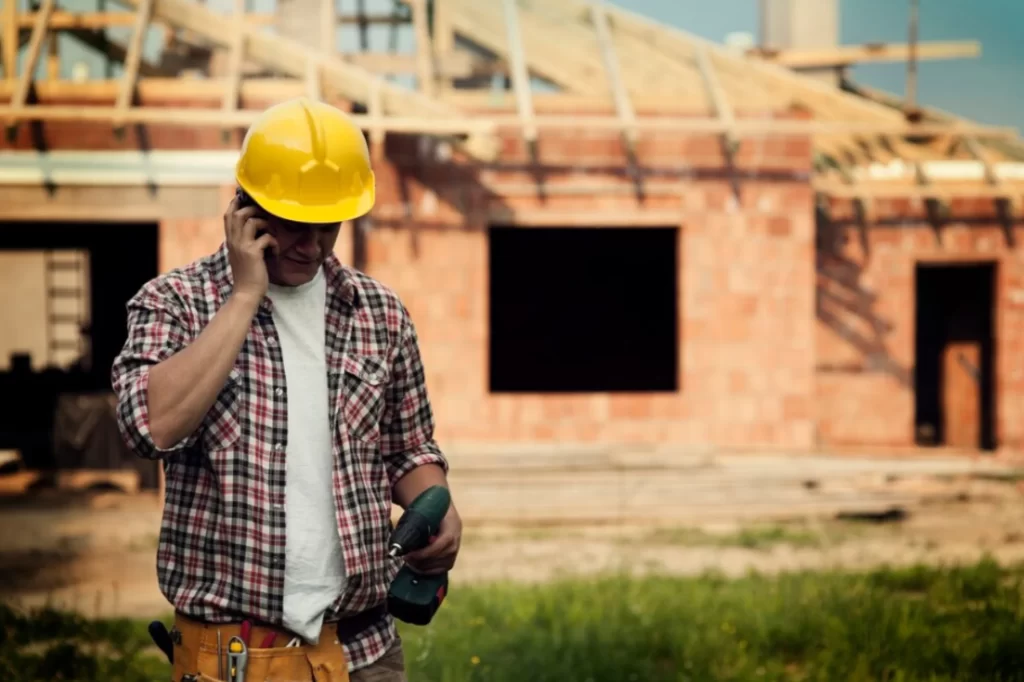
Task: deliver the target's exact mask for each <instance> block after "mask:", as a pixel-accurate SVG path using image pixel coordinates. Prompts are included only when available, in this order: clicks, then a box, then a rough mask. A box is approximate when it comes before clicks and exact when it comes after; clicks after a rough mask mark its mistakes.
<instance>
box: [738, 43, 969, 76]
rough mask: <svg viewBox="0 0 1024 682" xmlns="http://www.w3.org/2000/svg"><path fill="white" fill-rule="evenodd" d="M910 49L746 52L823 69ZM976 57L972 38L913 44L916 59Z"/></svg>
mask: <svg viewBox="0 0 1024 682" xmlns="http://www.w3.org/2000/svg"><path fill="white" fill-rule="evenodd" d="M910 50H911V48H910V45H908V44H906V43H902V44H901V43H888V44H886V43H866V44H864V45H837V46H836V47H830V48H813V49H799V48H786V49H782V50H772V49H765V48H756V49H753V50H749V51H747V55H748V56H750V57H754V58H757V59H763V60H765V61H768V62H772V63H774V64H780V65H782V66H786V67H789V68H791V69H823V68H839V67H849V66H853V65H855V64H867V63H876V62H905V61H907V59H909V58H910ZM979 56H981V43H979V42H978V41H975V40H954V41H931V42H926V43H919V44H918V45H917V58H918V59H971V58H974V57H979Z"/></svg>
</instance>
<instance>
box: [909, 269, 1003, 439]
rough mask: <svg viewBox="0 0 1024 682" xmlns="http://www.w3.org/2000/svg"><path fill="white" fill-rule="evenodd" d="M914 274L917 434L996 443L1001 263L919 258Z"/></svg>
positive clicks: (921, 436) (925, 436) (926, 436)
mask: <svg viewBox="0 0 1024 682" xmlns="http://www.w3.org/2000/svg"><path fill="white" fill-rule="evenodd" d="M916 274H917V277H916V294H915V295H916V300H917V314H916V317H917V320H916V349H915V350H916V358H915V361H916V370H915V372H914V392H915V410H914V411H915V419H914V421H915V424H914V426H915V433H916V441H917V443H918V445H922V446H946V447H954V448H966V449H980V450H994V449H995V447H996V432H995V381H994V379H995V371H994V370H995V358H994V355H995V343H994V340H995V330H994V322H995V320H994V309H995V308H994V303H995V274H996V266H995V264H993V263H968V264H963V265H960V264H956V265H950V264H943V265H928V264H919V265H918V267H917V273H916Z"/></svg>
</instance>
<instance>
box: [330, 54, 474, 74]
mask: <svg viewBox="0 0 1024 682" xmlns="http://www.w3.org/2000/svg"><path fill="white" fill-rule="evenodd" d="M343 57H344V59H345V61H347V62H350V63H352V64H355V65H356V66H361V67H362V68H364V69H367V70H369V71H373V72H374V73H378V74H406V73H417V71H418V69H419V66H418V63H417V59H418V57H417V56H416V55H414V54H402V53H400V52H349V53H343ZM433 59H434V62H433V64H432V68H433V69H434V71H435V72H436V74H437V76H439V77H443V78H468V77H469V76H471V75H473V74H474V73H475V72H477V71H479V70H481V69H482V68H483V64H484V62H483V61H482V60H480V59H477V58H475V57H474V56H473V55H471V54H469V53H468V52H450V53H448V54H439V55H436V56H435V57H434V58H433Z"/></svg>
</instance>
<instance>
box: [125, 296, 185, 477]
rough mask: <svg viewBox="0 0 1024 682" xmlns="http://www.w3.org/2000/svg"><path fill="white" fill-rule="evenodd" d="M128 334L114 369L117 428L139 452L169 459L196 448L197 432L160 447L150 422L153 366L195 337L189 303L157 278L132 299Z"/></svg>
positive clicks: (140, 454) (130, 445)
mask: <svg viewBox="0 0 1024 682" xmlns="http://www.w3.org/2000/svg"><path fill="white" fill-rule="evenodd" d="M127 307H128V336H127V339H126V340H125V343H124V347H123V348H122V349H121V353H120V354H119V355H118V356H117V358H115V360H114V363H113V366H112V367H111V384H112V386H113V389H114V394H115V395H116V396H117V426H118V429H119V430H120V432H121V436H122V438H123V439H124V441H125V443H126V444H127V445H128V447H130V448H131V449H132V450H133V451H134V452H135V453H136V454H137V455H138V456H140V457H144V458H146V459H164V458H166V457H169V456H171V455H174V454H176V453H178V452H181V451H183V450H185V449H188V448H190V447H192V446H193V445H194V444H195V441H196V438H197V436H196V434H193V435H191V436H188V437H187V438H185V439H183V440H181V441H180V442H178V443H175V444H174V445H173V446H171V447H169V448H159V447H157V445H156V443H154V442H153V436H152V434H151V433H150V429H149V427H150V420H149V398H148V396H149V372H150V369H151V368H152V367H153V366H154V365H156V364H158V363H160V362H163V361H164V360H166V359H167V358H169V357H171V356H172V355H174V354H175V353H177V352H178V351H179V350H181V349H182V348H184V347H185V346H186V345H187V344H188V343H189V341H190V339H191V336H190V333H189V328H188V325H187V323H186V320H187V316H186V311H185V308H184V306H183V305H182V304H181V302H180V299H179V298H178V297H177V295H176V293H175V292H174V290H173V289H172V288H171V287H169V286H166V285H162V284H160V283H159V281H158V280H154V281H153V282H150V283H149V284H147V285H145V286H144V287H143V288H142V289H141V290H140V291H139V293H138V294H136V295H135V296H134V297H133V298H132V299H131V300H130V301H128V305H127Z"/></svg>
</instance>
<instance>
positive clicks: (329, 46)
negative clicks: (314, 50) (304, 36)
mask: <svg viewBox="0 0 1024 682" xmlns="http://www.w3.org/2000/svg"><path fill="white" fill-rule="evenodd" d="M320 22H321V24H320V30H321V31H322V33H321V34H320V50H321V51H323V52H325V53H327V54H334V53H335V52H337V51H338V34H337V28H338V8H337V6H336V5H335V4H334V0H320Z"/></svg>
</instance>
